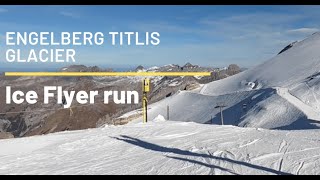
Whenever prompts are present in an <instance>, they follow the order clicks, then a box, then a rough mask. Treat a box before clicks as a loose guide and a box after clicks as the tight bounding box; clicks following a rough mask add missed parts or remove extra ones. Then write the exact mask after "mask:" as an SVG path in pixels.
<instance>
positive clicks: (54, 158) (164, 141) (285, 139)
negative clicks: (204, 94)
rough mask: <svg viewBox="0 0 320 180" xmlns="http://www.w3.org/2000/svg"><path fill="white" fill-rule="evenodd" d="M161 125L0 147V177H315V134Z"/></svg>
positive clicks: (318, 151)
mask: <svg viewBox="0 0 320 180" xmlns="http://www.w3.org/2000/svg"><path fill="white" fill-rule="evenodd" d="M159 119H162V120H163V117H160V116H159ZM162 120H161V121H156V122H153V121H150V122H148V123H147V124H142V123H138V124H127V125H124V126H106V127H104V128H97V129H89V130H82V131H73V132H61V133H54V134H50V135H44V136H34V137H27V138H19V139H10V140H0V147H1V149H0V174H318V175H319V174H320V136H319V132H320V130H301V131H277V130H264V129H259V128H258V129H256V128H240V127H233V126H217V125H206V124H197V123H193V122H173V121H162Z"/></svg>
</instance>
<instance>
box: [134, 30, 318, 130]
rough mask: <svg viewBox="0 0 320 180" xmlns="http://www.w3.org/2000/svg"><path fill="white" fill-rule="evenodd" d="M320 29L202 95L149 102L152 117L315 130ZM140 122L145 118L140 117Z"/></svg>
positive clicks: (208, 87) (204, 89) (205, 89)
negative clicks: (167, 116) (221, 112)
mask: <svg viewBox="0 0 320 180" xmlns="http://www.w3.org/2000/svg"><path fill="white" fill-rule="evenodd" d="M319 48H320V33H316V34H314V35H312V36H311V37H309V38H307V39H305V40H304V41H301V42H299V43H295V44H294V45H293V47H292V48H290V49H288V50H287V51H285V52H283V53H281V54H279V55H277V56H276V57H274V58H273V59H271V60H269V61H266V62H265V63H263V64H261V65H259V66H257V67H255V68H252V69H250V70H247V71H244V72H242V73H239V74H237V75H234V76H231V77H228V78H226V79H222V80H219V81H214V82H211V83H209V84H206V85H204V86H203V87H202V88H201V90H200V91H199V93H189V92H181V93H178V94H176V95H175V96H173V97H171V98H168V99H165V100H163V101H161V102H159V103H156V104H154V105H151V106H150V110H149V114H150V115H149V116H150V117H151V118H154V117H156V116H157V115H158V114H161V115H163V116H164V117H166V114H167V112H166V106H168V105H169V106H170V118H171V119H174V120H179V121H196V122H199V123H210V122H211V123H214V124H221V122H220V114H219V110H218V109H215V108H214V107H215V106H217V105H219V104H223V105H226V106H227V107H226V108H225V109H224V121H225V124H229V125H238V126H246V127H259V128H267V129H288V130H289V129H313V128H318V127H319V121H320V103H319V102H320V91H319V90H320V51H319ZM139 121H141V119H139Z"/></svg>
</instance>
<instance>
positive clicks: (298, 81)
mask: <svg viewBox="0 0 320 180" xmlns="http://www.w3.org/2000/svg"><path fill="white" fill-rule="evenodd" d="M319 48H320V33H315V34H313V35H312V36H311V37H309V38H308V39H306V40H304V41H301V42H298V43H296V44H295V45H294V46H293V47H292V48H290V49H288V50H287V51H285V52H283V53H281V54H280V55H277V56H275V57H274V58H272V59H271V60H269V61H266V62H265V63H263V64H261V65H258V66H257V67H255V68H252V69H249V70H247V71H244V72H242V73H239V74H237V75H234V76H231V77H228V78H225V79H222V80H219V81H215V82H212V83H209V84H206V85H203V86H202V87H201V89H197V90H195V91H192V92H188V91H179V92H178V93H176V94H174V95H172V96H170V97H168V98H165V99H163V100H161V101H159V102H157V103H154V104H150V105H149V106H148V119H149V122H148V123H147V124H143V123H142V118H138V119H135V120H133V121H132V122H130V123H128V124H127V125H124V126H104V128H98V129H89V130H83V131H73V132H61V133H55V134H50V135H46V136H35V137H28V138H20V139H10V140H0V147H5V148H1V149H0V174H318V175H319V174H320V136H319V133H320V129H319V127H320V123H319V121H320V111H319V110H320V103H319V102H320V93H319V92H320V71H319V69H320V51H319V50H318V49H319ZM138 78H141V77H137V79H138ZM159 80H160V79H155V80H154V81H155V82H157V81H159ZM170 83H172V82H170ZM219 103H223V104H225V105H226V107H225V108H224V109H223V115H224V123H225V125H223V126H220V124H221V120H220V112H219V109H217V108H215V107H216V105H217V104H219ZM167 106H169V107H170V108H169V109H170V111H169V114H170V115H169V117H170V119H169V120H166V119H165V118H164V117H167V113H168V112H167ZM139 112H141V111H139V110H136V111H133V112H129V113H127V114H125V115H123V117H128V116H130V115H133V114H137V113H139ZM236 126H240V127H236Z"/></svg>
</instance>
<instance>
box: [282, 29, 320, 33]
mask: <svg viewBox="0 0 320 180" xmlns="http://www.w3.org/2000/svg"><path fill="white" fill-rule="evenodd" d="M318 31H319V29H318V28H298V29H290V30H288V31H287V33H289V34H312V33H315V32H318Z"/></svg>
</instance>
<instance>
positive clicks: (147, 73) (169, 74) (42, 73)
mask: <svg viewBox="0 0 320 180" xmlns="http://www.w3.org/2000/svg"><path fill="white" fill-rule="evenodd" d="M5 76H51V77H53V76H55V77H56V76H74V77H76V76H211V72H5Z"/></svg>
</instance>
